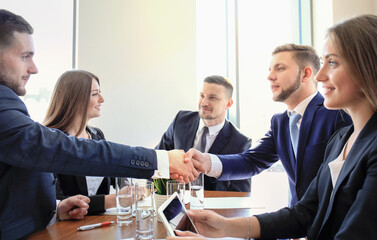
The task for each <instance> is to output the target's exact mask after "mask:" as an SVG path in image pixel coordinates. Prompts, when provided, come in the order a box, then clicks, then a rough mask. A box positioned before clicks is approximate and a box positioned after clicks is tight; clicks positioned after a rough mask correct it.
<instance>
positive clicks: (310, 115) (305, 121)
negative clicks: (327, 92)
mask: <svg viewBox="0 0 377 240" xmlns="http://www.w3.org/2000/svg"><path fill="white" fill-rule="evenodd" d="M322 104H323V97H322V96H321V95H320V94H319V93H317V95H315V96H314V98H313V99H312V100H311V101H310V102H309V104H308V106H307V107H306V109H305V112H304V116H303V117H302V120H301V125H300V133H299V139H298V145H297V158H296V169H295V172H296V173H297V174H296V179H295V180H296V181H297V176H299V175H300V174H299V171H300V169H301V166H302V158H303V157H304V155H305V148H306V145H307V143H308V138H309V132H310V129H311V127H312V124H313V119H314V115H315V113H316V112H317V110H318V108H319V106H321V105H322Z"/></svg>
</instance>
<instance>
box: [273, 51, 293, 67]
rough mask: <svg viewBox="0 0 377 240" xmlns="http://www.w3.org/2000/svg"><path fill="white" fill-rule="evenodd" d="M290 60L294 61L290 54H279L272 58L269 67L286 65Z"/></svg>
mask: <svg viewBox="0 0 377 240" xmlns="http://www.w3.org/2000/svg"><path fill="white" fill-rule="evenodd" d="M292 60H294V59H293V56H292V53H291V52H288V51H287V52H279V53H277V54H275V55H273V56H272V59H271V62H270V66H271V67H273V66H276V65H280V64H288V63H291V62H292Z"/></svg>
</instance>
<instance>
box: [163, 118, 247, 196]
mask: <svg viewBox="0 0 377 240" xmlns="http://www.w3.org/2000/svg"><path fill="white" fill-rule="evenodd" d="M199 121H200V117H199V113H198V112H191V111H180V112H178V114H177V116H176V117H175V118H174V120H173V122H172V123H171V124H170V126H169V128H168V130H167V131H166V132H165V134H164V135H163V136H162V138H161V141H160V143H159V144H158V145H157V147H156V149H166V150H172V149H183V150H184V151H188V150H189V149H190V148H192V147H193V145H194V140H195V135H196V132H197V130H198V126H199ZM250 147H251V139H249V138H248V137H246V136H245V135H243V134H242V133H240V131H239V130H238V129H237V128H236V127H235V126H233V124H232V123H231V122H229V121H228V120H225V124H224V127H223V128H222V129H221V130H220V132H219V134H218V135H217V137H216V140H215V141H214V142H213V144H212V147H211V148H210V149H209V151H208V152H209V153H216V154H229V153H240V152H243V151H246V150H247V149H249V148H250ZM250 182H251V179H250V177H245V178H244V179H243V180H233V181H218V180H217V179H216V178H212V177H208V176H204V189H205V190H216V191H238V192H250V188H251V183H250Z"/></svg>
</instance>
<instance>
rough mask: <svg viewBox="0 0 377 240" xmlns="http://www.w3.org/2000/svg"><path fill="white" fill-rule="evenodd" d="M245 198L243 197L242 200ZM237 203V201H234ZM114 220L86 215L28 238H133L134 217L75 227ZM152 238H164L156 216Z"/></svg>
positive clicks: (231, 211) (233, 212)
mask: <svg viewBox="0 0 377 240" xmlns="http://www.w3.org/2000/svg"><path fill="white" fill-rule="evenodd" d="M204 196H205V198H213V197H249V198H250V201H252V198H251V197H250V193H248V192H222V191H205V193H204ZM244 200H245V199H243V201H244ZM235 204H237V203H235ZM235 207H237V206H235ZM213 211H215V212H217V213H219V214H221V215H223V216H226V217H238V216H251V215H253V214H257V213H260V212H264V211H265V209H264V208H263V207H260V206H255V207H253V206H249V208H227V209H213ZM106 221H116V216H114V215H96V216H86V217H85V219H83V220H78V221H76V220H72V221H61V222H58V223H56V224H54V225H51V226H49V227H47V228H46V229H45V230H42V231H40V232H37V233H35V234H33V235H31V236H30V237H29V238H28V239H30V240H36V239H54V240H59V239H71V240H74V239H80V240H83V239H84V240H85V239H127V238H134V237H135V233H136V221H135V218H134V220H133V222H132V224H130V225H128V226H117V224H116V223H114V224H113V225H110V226H105V227H102V228H96V229H92V230H87V231H77V228H78V227H80V226H83V225H89V224H94V223H99V222H106ZM154 231H155V232H154V238H155V239H165V237H166V229H165V227H164V225H163V224H162V223H161V222H158V221H157V217H156V218H155V222H154Z"/></svg>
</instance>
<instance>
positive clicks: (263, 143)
mask: <svg viewBox="0 0 377 240" xmlns="http://www.w3.org/2000/svg"><path fill="white" fill-rule="evenodd" d="M272 134H273V133H272V130H271V129H270V130H269V131H268V132H267V133H266V134H265V136H264V137H263V138H262V139H260V140H259V142H258V145H257V146H255V147H254V148H252V149H249V150H247V151H245V152H243V153H240V154H227V155H218V157H219V159H220V161H221V162H222V164H223V172H222V175H221V176H220V177H219V179H220V180H236V179H245V178H249V177H252V176H254V175H256V174H258V173H260V172H262V171H263V170H265V169H267V168H269V167H270V166H271V165H272V164H274V163H275V162H277V161H278V160H279V158H278V156H277V154H276V148H275V142H274V139H273V136H272Z"/></svg>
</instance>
